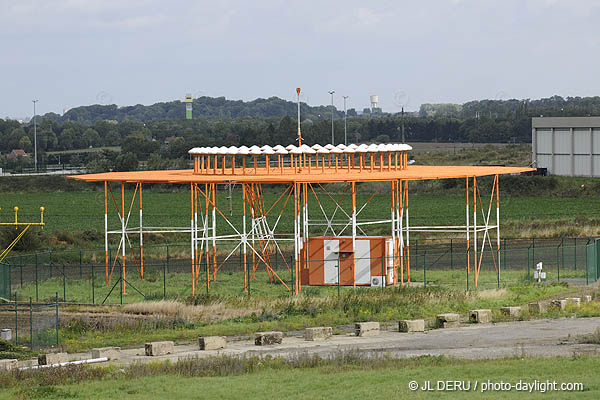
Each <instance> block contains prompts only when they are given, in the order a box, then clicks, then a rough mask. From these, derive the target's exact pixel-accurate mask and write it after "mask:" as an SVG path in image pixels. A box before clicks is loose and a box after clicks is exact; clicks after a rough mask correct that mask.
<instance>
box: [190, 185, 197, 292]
mask: <svg viewBox="0 0 600 400" xmlns="http://www.w3.org/2000/svg"><path fill="white" fill-rule="evenodd" d="M190 242H191V247H190V249H191V250H190V253H191V259H192V296H194V295H195V294H196V265H195V261H196V257H195V255H194V251H195V249H194V184H193V183H190Z"/></svg>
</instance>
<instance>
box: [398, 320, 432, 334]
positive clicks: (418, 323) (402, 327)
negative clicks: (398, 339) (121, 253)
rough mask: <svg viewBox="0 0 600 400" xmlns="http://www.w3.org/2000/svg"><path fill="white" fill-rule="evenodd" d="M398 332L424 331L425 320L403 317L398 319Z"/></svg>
mask: <svg viewBox="0 0 600 400" xmlns="http://www.w3.org/2000/svg"><path fill="white" fill-rule="evenodd" d="M398 332H425V320H424V319H403V320H401V321H398Z"/></svg>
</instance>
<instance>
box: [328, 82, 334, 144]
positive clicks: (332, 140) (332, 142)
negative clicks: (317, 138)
mask: <svg viewBox="0 0 600 400" xmlns="http://www.w3.org/2000/svg"><path fill="white" fill-rule="evenodd" d="M334 93H335V90H332V91H330V92H329V94H330V95H331V144H333V145H335V143H334V142H335V138H334V136H333V110H334V109H335V107H334V105H333V94H334Z"/></svg>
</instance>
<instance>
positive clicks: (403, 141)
mask: <svg viewBox="0 0 600 400" xmlns="http://www.w3.org/2000/svg"><path fill="white" fill-rule="evenodd" d="M402 143H406V138H405V137H404V107H402Z"/></svg>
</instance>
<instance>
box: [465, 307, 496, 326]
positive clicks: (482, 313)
mask: <svg viewBox="0 0 600 400" xmlns="http://www.w3.org/2000/svg"><path fill="white" fill-rule="evenodd" d="M469 321H471V322H475V323H477V324H489V323H490V322H492V310H487V309H482V310H471V311H469Z"/></svg>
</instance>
